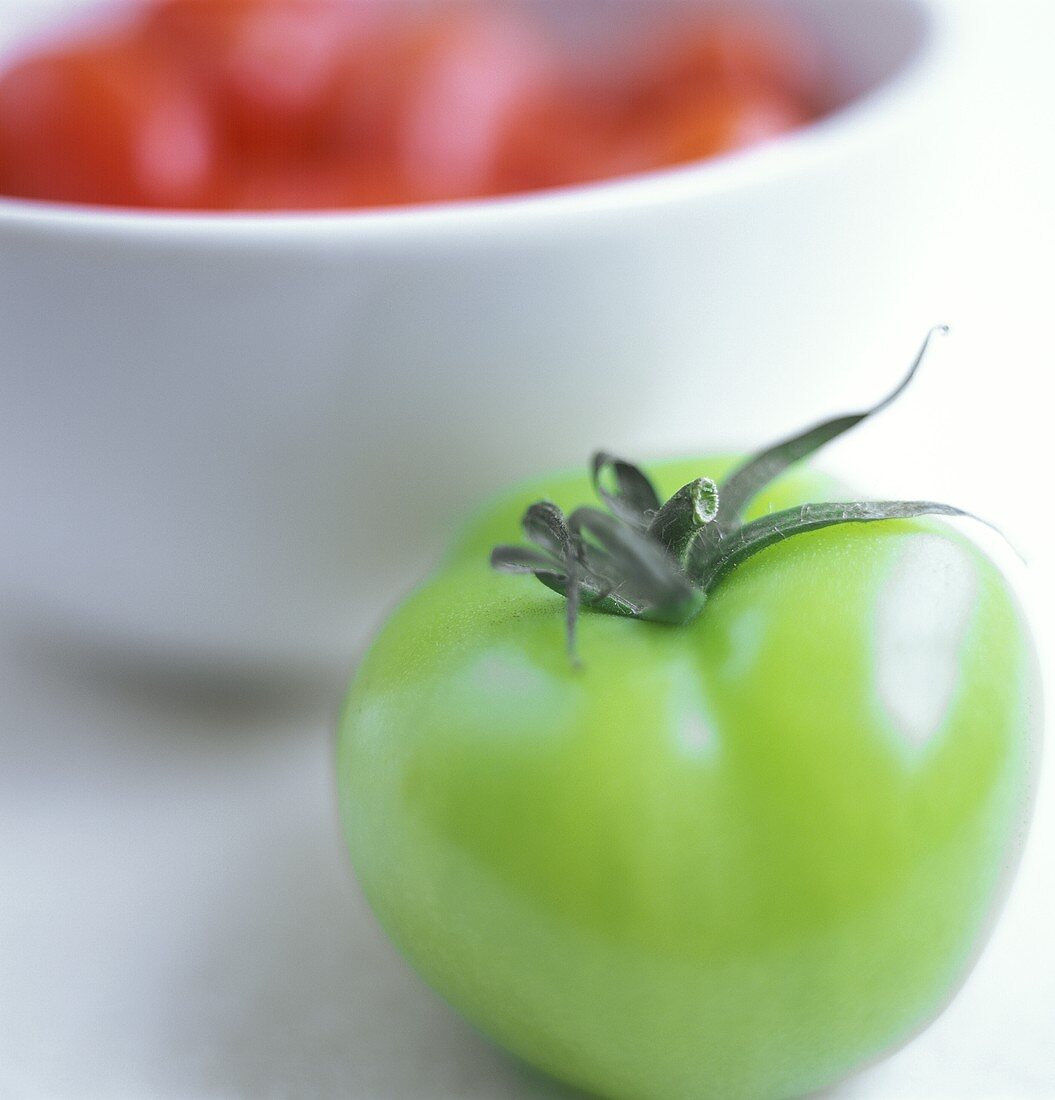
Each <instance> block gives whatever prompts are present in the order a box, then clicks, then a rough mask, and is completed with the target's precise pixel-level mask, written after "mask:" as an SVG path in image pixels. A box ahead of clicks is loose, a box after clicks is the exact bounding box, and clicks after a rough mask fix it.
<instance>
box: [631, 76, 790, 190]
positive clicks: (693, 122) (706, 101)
mask: <svg viewBox="0 0 1055 1100" xmlns="http://www.w3.org/2000/svg"><path fill="white" fill-rule="evenodd" d="M807 121H809V115H808V113H807V112H806V111H805V110H804V109H803V108H802V106H801V105H800V104H799V103H797V102H796V101H795V100H794V99H793V98H792V97H791V96H789V95H787V94H786V93H784V92H780V91H774V90H772V89H770V88H765V87H761V88H758V87H756V88H750V87H736V88H730V87H722V86H721V85H716V86H714V87H712V88H705V89H701V91H700V93H699V94H698V95H697V97H696V98H694V99H689V98H686V99H683V100H676V101H674V102H672V103H671V104H669V105H668V106H667V107H666V108H665V109H664V110H661V111H656V112H655V113H654V114H653V115H652V116H651V117H650V118H649V119H648V120H647V122H643V123H638V124H637V125H636V126H633V127H631V128H630V129H629V130H628V133H627V136H626V138H625V140H624V142H623V144H622V152H621V163H622V166H623V167H622V170H623V171H627V172H629V171H641V170H644V169H648V168H661V167H669V166H672V165H676V164H684V163H687V162H690V161H694V160H703V159H704V158H707V157H714V156H718V155H719V154H721V153H728V152H732V151H734V150H736V149H744V148H747V147H748V146H751V145H757V144H758V143H759V142H761V141H766V140H769V139H770V138H774V137H777V136H778V135H780V134H783V133H785V132H787V131H788V130H792V129H794V128H795V127H797V126H801V125H803V124H804V123H805V122H807Z"/></svg>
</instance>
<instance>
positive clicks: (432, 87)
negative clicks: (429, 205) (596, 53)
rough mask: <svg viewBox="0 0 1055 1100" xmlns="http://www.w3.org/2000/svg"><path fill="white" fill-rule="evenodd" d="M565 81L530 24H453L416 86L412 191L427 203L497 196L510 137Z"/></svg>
mask: <svg viewBox="0 0 1055 1100" xmlns="http://www.w3.org/2000/svg"><path fill="white" fill-rule="evenodd" d="M559 79H560V72H559V69H558V66H557V63H556V59H555V57H554V55H553V53H552V51H551V49H550V47H549V45H548V44H547V42H546V40H545V38H544V37H543V36H542V35H541V34H540V33H538V31H537V30H536V29H535V28H534V27H533V26H532V25H531V24H530V23H528V22H526V21H525V20H523V19H522V18H517V17H515V16H514V15H512V14H511V13H510V12H504V11H502V10H495V9H491V10H483V9H482V10H479V11H470V12H469V13H467V14H466V15H464V16H462V17H461V18H459V19H451V18H448V19H447V20H446V21H445V23H444V25H443V26H442V28H441V30H440V33H438V34H437V35H436V37H435V40H434V43H433V48H432V49H431V50H430V51H429V52H428V53H427V55H426V56H425V57H424V58H423V63H422V66H421V68H420V69H419V70H418V71H417V72H415V73H413V74H412V75H411V80H410V81H409V87H408V92H409V99H408V103H407V111H406V114H405V116H404V118H403V119H402V124H401V134H400V149H399V156H400V158H401V162H402V168H403V172H404V175H405V178H406V179H407V182H408V186H409V188H410V190H411V191H412V192H415V193H417V194H420V195H421V196H422V197H423V198H425V199H445V198H459V197H467V196H472V195H484V194H488V193H491V192H493V191H494V190H496V188H498V187H499V184H500V181H499V175H500V159H501V156H502V152H503V149H504V146H505V144H506V141H507V138H508V136H509V134H510V133H511V132H512V131H514V130H515V129H516V128H518V127H519V126H521V125H522V124H523V123H524V121H525V120H526V119H527V118H528V117H529V116H530V114H531V113H532V112H534V111H536V110H537V109H538V106H539V105H540V104H541V103H543V102H545V101H546V99H547V98H549V97H551V96H552V94H553V90H554V89H555V88H556V86H557V82H558V80H559Z"/></svg>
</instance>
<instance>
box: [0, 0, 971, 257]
mask: <svg viewBox="0 0 1055 1100" xmlns="http://www.w3.org/2000/svg"><path fill="white" fill-rule="evenodd" d="M885 2H894V3H897V4H899V5H900V6H901V7H902V8H903V9H905V10H910V11H911V12H912V13H913V14H914V15H915V16H916V17H917V18H919V19H920V31H919V34H918V38H917V40H916V41H915V42H914V43H913V44H912V45H911V47H910V50H909V53H908V56H907V57H906V58H905V59H904V60H903V61H902V62H901V63H900V65H899V66H898V67H897V68H896V69H894V70H893V71H891V72H890V73H888V74H886V75H885V76H883V77H882V78H880V79H879V80H878V81H877V82H876V83H875V84H874V85H873V86H872V87H870V88H868V89H866V90H865V91H863V92H861V93H859V94H857V95H855V96H853V97H852V98H851V99H849V100H848V101H847V102H846V103H844V104H841V105H839V106H837V107H835V108H834V109H833V110H831V111H829V112H827V113H826V114H824V115H822V116H821V117H820V118H818V119H815V120H813V121H812V122H809V123H807V124H805V125H803V126H799V127H797V128H796V129H794V130H792V131H789V132H788V133H786V134H783V135H781V136H779V137H776V138H773V139H771V140H769V141H766V142H764V143H761V144H759V145H757V146H753V147H751V148H748V149H744V150H739V151H735V152H731V153H725V154H721V155H718V156H715V157H710V158H708V159H706V160H701V161H695V162H690V163H687V164H681V165H676V166H673V167H669V168H662V169H654V170H651V171H645V172H638V173H634V174H632V175H626V176H616V177H610V178H605V179H602V180H597V181H591V182H588V183H578V184H572V185H567V186H562V187H552V188H545V189H540V190H536V191H527V192H517V193H513V194H507V195H496V196H487V197H483V198H474V199H458V200H452V201H443V202H433V203H418V204H407V205H399V206H385V207H374V208H355V209H350V210H308V211H252V210H246V211H230V210H217V211H182V210H164V209H138V208H136V209H133V208H124V207H113V206H102V205H93V204H87V203H63V202H53V201H46V200H38V199H24V198H12V197H9V196H4V195H0V230H6V229H20V230H33V229H39V230H43V231H55V232H65V233H73V234H75V235H77V236H94V235H97V234H104V235H106V236H107V237H108V238H110V239H113V238H115V237H116V238H151V237H153V238H161V239H166V240H179V241H185V242H193V243H196V244H215V243H222V242H226V241H229V240H239V241H252V240H266V241H270V242H274V241H283V240H294V239H308V238H311V239H315V238H322V239H329V240H333V239H334V238H335V236H336V237H341V238H348V237H352V236H354V237H361V238H364V239H368V240H378V239H384V238H387V237H390V236H393V235H394V236H396V237H398V238H399V239H403V238H405V236H406V235H407V234H408V233H410V232H415V233H419V234H422V235H425V236H433V235H437V234H440V235H446V234H448V233H454V234H458V233H462V232H470V233H476V232H484V233H490V232H494V231H503V230H506V229H508V228H510V227H513V228H515V230H516V231H518V232H519V231H522V230H523V229H524V228H525V226H527V225H534V224H538V223H540V222H545V221H549V220H553V219H556V220H558V221H566V220H567V219H569V218H571V219H576V218H581V217H583V216H589V215H598V216H602V217H603V216H605V215H607V214H611V213H613V212H620V211H622V212H625V211H626V210H628V209H629V210H639V209H645V208H651V207H657V206H666V205H675V204H678V203H680V202H684V201H687V200H701V199H702V200H707V199H711V198H714V197H717V196H721V195H723V194H727V193H729V192H733V191H739V190H747V189H750V188H752V187H757V186H759V185H763V184H766V183H779V182H780V181H782V180H784V179H787V178H788V177H791V176H794V175H796V174H798V173H800V172H802V171H805V170H806V169H808V168H809V167H811V166H813V165H816V164H823V163H824V162H825V161H827V160H837V159H838V158H839V157H840V156H841V155H843V154H845V153H846V152H848V151H850V150H852V149H853V148H854V147H857V146H859V145H860V144H861V143H867V142H868V140H869V137H870V135H872V134H875V133H877V132H882V131H883V130H884V129H889V128H891V127H896V126H897V119H898V118H899V117H901V114H902V112H904V111H909V112H911V110H912V108H913V105H914V104H915V103H916V101H917V100H918V99H919V98H920V97H921V96H925V94H926V90H927V89H928V88H929V87H932V86H934V85H935V84H936V83H938V82H940V79H941V74H942V73H943V72H944V71H945V69H946V67H947V66H948V64H949V62H950V59H951V58H952V56H953V55H954V53H955V49H954V42H955V29H956V21H955V19H954V18H953V16H952V13H951V10H950V6H949V5H946V4H945V3H944V2H943V0H885Z"/></svg>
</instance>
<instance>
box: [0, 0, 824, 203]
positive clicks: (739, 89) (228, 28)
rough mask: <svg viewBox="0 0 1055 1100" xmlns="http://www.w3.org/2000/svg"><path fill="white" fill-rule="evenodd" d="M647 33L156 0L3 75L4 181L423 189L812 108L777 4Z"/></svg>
mask: <svg viewBox="0 0 1055 1100" xmlns="http://www.w3.org/2000/svg"><path fill="white" fill-rule="evenodd" d="M99 33H100V35H104V33H105V32H103V31H100V32H99ZM641 54H642V56H643V57H646V58H647V60H645V61H642V63H641V64H640V65H639V66H638V67H637V68H636V70H634V69H633V67H632V66H631V67H629V68H627V67H626V66H624V67H622V68H621V69H620V70H619V71H613V72H612V73H610V74H608V75H607V76H605V74H603V73H602V72H600V71H599V69H598V66H596V65H591V66H588V67H583V68H580V67H579V66H576V65H575V64H574V58H570V57H567V56H562V55H560V54H559V52H558V49H557V45H556V43H555V42H554V41H552V40H551V39H550V38H548V37H547V36H546V35H544V34H543V33H542V32H541V30H540V29H539V28H538V27H536V26H535V25H534V24H533V23H531V22H530V21H529V20H528V19H527V18H526V17H525V16H524V14H523V12H522V11H521V10H519V9H517V8H515V7H511V6H510V5H508V4H498V3H497V2H495V0H490V2H485V0H476V2H474V3H469V2H463V3H458V4H451V3H444V4H439V3H437V4H431V5H425V6H423V7H422V6H418V5H414V4H400V3H396V2H394V0H157V2H156V3H153V4H152V5H151V6H149V7H147V8H146V9H145V10H144V12H143V14H142V18H140V19H139V20H138V22H135V23H133V25H132V28H131V29H130V30H122V31H118V32H110V34H109V37H100V39H99V40H98V41H97V42H96V43H95V44H83V43H80V44H78V43H74V44H72V45H70V46H67V47H64V48H62V49H53V50H50V51H48V52H46V53H41V54H38V55H37V56H35V57H30V58H29V59H28V60H25V61H23V62H21V63H20V64H17V65H15V67H14V68H13V69H11V70H10V71H9V72H8V73H7V75H6V76H4V77H2V78H0V190H3V191H6V192H7V193H10V194H15V195H25V196H31V197H36V198H44V199H59V200H73V201H80V202H94V203H104V204H119V205H136V206H158V207H211V208H216V209H225V208H243V209H266V210H271V209H331V208H340V207H355V206H378V205H389V204H393V203H408V202H428V201H436V200H444V199H458V198H470V197H476V196H483V195H490V194H500V193H507V192H513V191H525V190H532V189H537V188H543V187H553V186H560V185H564V184H571V183H580V182H586V181H589V180H596V179H602V178H607V177H612V176H619V175H623V174H626V173H627V172H636V171H641V170H646V169H650V168H656V167H661V166H664V165H668V164H675V163H679V162H682V161H688V160H695V159H699V158H701V157H707V156H712V155H714V154H716V153H721V152H724V151H727V150H729V149H736V148H740V147H742V146H744V145H749V144H752V143H754V142H756V141H760V140H763V139H765V138H767V137H771V136H773V135H774V134H777V133H780V132H782V131H783V130H786V129H788V128H790V127H792V126H796V125H799V124H800V123H802V122H803V121H806V120H807V119H808V117H810V115H811V113H812V111H811V108H810V104H809V101H808V96H807V95H806V93H805V92H804V91H803V89H805V88H808V87H809V86H810V82H811V77H813V76H814V74H813V73H812V71H811V68H810V64H809V62H810V58H809V54H808V51H806V50H804V49H803V48H802V46H801V43H799V42H798V40H797V39H795V37H794V36H793V35H791V34H790V33H789V32H787V31H786V29H785V28H783V27H782V26H781V25H780V24H778V23H776V22H773V21H769V20H767V21H765V22H760V21H759V18H758V17H757V16H751V17H750V18H748V17H746V16H745V17H742V18H741V17H734V16H729V15H724V16H721V17H716V18H713V19H712V20H711V21H710V22H709V23H708V24H707V25H705V26H702V27H701V26H700V25H698V24H697V25H694V26H692V27H690V28H688V29H686V28H685V27H682V28H680V29H679V30H678V33H671V34H670V35H669V36H668V37H667V38H662V39H657V40H656V41H654V42H653V43H652V45H651V48H650V46H649V44H648V43H642V44H641ZM587 69H588V70H590V72H589V75H588V73H587Z"/></svg>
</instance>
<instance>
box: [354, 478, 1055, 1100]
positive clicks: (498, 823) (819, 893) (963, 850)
mask: <svg viewBox="0 0 1055 1100" xmlns="http://www.w3.org/2000/svg"><path fill="white" fill-rule="evenodd" d="M727 465H728V463H727V462H724V461H722V460H716V461H695V462H692V463H675V464H669V465H667V466H665V467H661V468H659V469H654V470H653V471H651V472H652V473H654V474H655V475H657V482H658V485H659V487H660V489H661V490H663V491H664V496H666V495H667V494H670V493H672V492H673V491H674V490H675V489H676V488H677V487H678V486H679V485H681V484H684V483H685V482H687V481H688V480H690V479H691V478H692V477H693V476H695V475H698V474H700V473H701V472H705V473H707V474H710V475H712V476H719V475H720V474H721V473H722V472H723V469H724V468H725V467H726V466H727ZM830 494H831V486H830V485H828V484H826V483H824V482H822V481H821V480H819V479H818V478H817V477H816V476H815V475H810V474H808V473H807V474H797V475H794V476H785V477H784V478H783V479H781V480H780V481H779V482H777V483H775V484H774V485H773V486H772V487H771V488H770V490H768V491H767V492H765V493H763V494H762V497H761V498H760V499H759V500H758V501H757V502H756V503H755V505H754V507H753V514H755V515H757V514H760V513H762V512H764V511H766V510H768V509H770V508H783V507H788V506H790V505H792V504H795V503H798V502H800V501H802V500H804V499H824V498H828V499H831V495H830ZM542 496H547V497H549V498H551V499H553V500H555V501H556V503H558V504H560V505H561V506H562V507H571V506H574V505H576V504H579V503H582V502H584V501H587V500H588V499H590V496H591V492H590V488H589V485H588V483H587V481H586V479H585V478H581V477H575V478H571V477H569V478H564V479H560V478H557V479H551V480H550V481H548V482H545V483H541V482H540V483H537V484H535V485H532V486H527V487H525V488H524V489H522V490H520V491H517V492H516V493H514V494H512V495H510V496H509V497H508V498H507V499H505V500H503V501H501V502H499V503H497V504H496V505H495V506H494V507H493V508H492V509H490V510H489V511H487V512H486V513H484V514H483V515H482V516H480V517H478V518H477V520H476V521H475V522H474V523H473V524H472V525H470V528H469V529H468V531H467V533H466V534H465V536H464V538H463V539H462V540H461V542H460V543H459V544H458V545H457V546H456V548H455V550H454V552H453V553H452V554H451V556H450V557H449V558H448V560H447V561H446V562H445V564H444V565H443V567H442V569H441V570H440V571H439V572H438V573H437V574H436V575H435V576H434V577H433V579H432V580H430V581H429V582H428V583H426V584H425V585H424V586H423V587H422V588H420V589H419V590H418V591H417V592H416V593H415V594H414V595H412V596H411V597H410V599H409V600H408V601H407V602H406V603H405V604H404V605H403V606H402V608H400V609H399V610H398V611H397V612H396V614H395V615H394V616H393V617H392V618H391V619H390V621H389V622H388V624H387V625H386V627H385V628H384V630H383V631H382V632H381V634H380V636H379V637H378V639H377V641H376V642H375V644H374V646H373V648H372V649H371V651H370V652H369V654H368V655H367V657H366V659H365V660H364V662H363V664H362V667H361V669H360V671H359V673H358V676H357V678H356V680H355V683H354V685H353V687H352V690H351V693H350V696H349V699H348V702H347V706H346V709H345V712H344V716H343V721H342V728H341V739H340V756H339V772H340V784H341V793H342V810H343V816H344V821H345V825H346V831H347V837H348V841H349V844H350V846H351V852H352V856H353V861H354V864H355V867H356V869H357V872H358V875H359V877H360V880H361V882H362V885H363V887H364V889H365V891H366V894H367V897H368V898H369V900H370V902H371V904H372V905H373V907H374V909H375V911H376V913H377V915H378V917H379V918H380V920H381V922H382V924H383V925H384V927H385V929H386V930H387V931H388V933H389V935H390V936H391V937H392V938H393V939H394V941H395V942H396V943H397V944H398V945H399V947H400V948H401V949H402V950H403V952H404V953H405V954H406V956H407V957H408V959H409V960H410V961H411V962H412V963H413V964H414V966H415V967H416V968H417V969H418V970H419V971H420V973H421V974H422V975H423V976H424V977H425V978H426V979H427V980H428V981H429V982H430V983H431V984H432V985H433V986H434V987H435V988H436V989H438V990H439V991H440V992H441V993H442V994H443V995H444V996H445V997H447V998H448V999H449V1001H450V1002H451V1003H452V1004H453V1005H454V1006H455V1007H456V1008H457V1009H459V1010H460V1011H461V1012H462V1013H463V1014H464V1015H465V1016H466V1017H467V1018H468V1019H469V1020H471V1021H472V1022H473V1023H474V1024H476V1025H477V1026H478V1027H480V1028H481V1029H482V1030H483V1031H485V1032H486V1033H487V1034H488V1035H490V1036H491V1037H493V1038H494V1039H495V1040H496V1041H498V1042H499V1043H501V1044H503V1045H504V1046H505V1047H507V1048H508V1049H509V1050H511V1051H513V1052H515V1053H516V1054H517V1055H519V1056H520V1057H522V1058H524V1059H527V1060H528V1061H530V1062H532V1063H534V1064H535V1065H537V1066H539V1067H541V1068H543V1069H545V1070H547V1071H549V1072H550V1073H552V1074H554V1075H556V1076H557V1077H559V1078H562V1079H563V1080H565V1081H568V1082H570V1083H572V1084H574V1085H577V1086H580V1087H582V1088H585V1089H587V1090H590V1091H591V1092H594V1093H597V1094H598V1095H600V1096H605V1097H611V1098H615V1100H699V1098H701V1097H716V1098H722V1100H730V1098H736V1097H788V1096H797V1095H802V1094H805V1093H808V1092H810V1091H812V1090H815V1089H818V1088H821V1087H823V1086H824V1085H826V1084H827V1083H829V1082H832V1081H834V1080H836V1079H838V1078H840V1077H842V1076H844V1075H845V1074H847V1073H848V1072H850V1071H852V1070H853V1069H854V1068H855V1067H857V1066H858V1065H860V1064H862V1063H864V1062H866V1061H868V1060H871V1059H874V1058H876V1057H877V1056H879V1055H881V1054H883V1053H884V1052H887V1051H889V1050H891V1049H892V1048H893V1047H895V1046H896V1045H897V1044H899V1043H901V1042H903V1041H905V1040H906V1039H908V1038H909V1037H911V1036H912V1035H913V1034H914V1033H915V1032H916V1031H917V1030H918V1029H920V1028H921V1027H922V1026H923V1025H924V1024H926V1023H927V1022H928V1021H929V1020H930V1019H932V1018H933V1017H934V1016H935V1015H936V1014H937V1013H938V1012H939V1011H940V1010H941V1008H942V1007H943V1006H944V1004H945V1003H946V1002H947V1000H948V999H949V997H950V996H951V994H952V993H953V992H954V990H955V989H956V987H957V986H958V984H959V983H960V982H961V981H962V979H963V978H964V976H965V974H966V972H967V970H968V969H969V967H970V965H971V963H972V962H973V960H974V958H975V957H976V955H977V952H978V951H979V950H980V946H981V944H982V942H983V940H984V937H985V935H986V933H987V931H988V929H989V927H990V926H991V923H992V921H993V920H994V917H995V911H996V908H997V907H998V904H999V901H1000V899H1001V897H1002V894H1003V892H1004V889H1005V888H1006V885H1007V882H1008V878H1009V869H1010V868H1012V867H1013V865H1014V863H1015V860H1016V858H1017V852H1018V848H1019V845H1020V842H1021V837H1022V833H1023V830H1024V827H1025V824H1026V820H1027V816H1028V810H1029V803H1030V791H1031V774H1032V760H1033V753H1034V747H1033V746H1034V741H1033V738H1034V730H1035V728H1036V724H1037V722H1038V719H1039V689H1038V686H1037V681H1036V675H1035V661H1034V654H1033V649H1032V644H1031V642H1030V640H1029V636H1028V633H1027V631H1026V628H1025V626H1024V624H1023V620H1022V618H1021V615H1020V612H1019V610H1018V608H1017V605H1016V603H1015V601H1014V599H1013V598H1012V596H1011V594H1010V592H1009V589H1008V587H1007V584H1006V582H1005V580H1004V579H1003V577H1002V575H1001V574H1000V572H999V571H998V570H997V569H996V567H995V566H994V565H993V564H992V563H991V562H990V561H989V560H988V559H987V558H986V557H985V556H984V555H983V554H982V553H981V552H980V551H979V550H978V549H977V548H975V546H974V545H973V544H972V543H970V542H969V541H967V540H966V539H964V538H963V537H961V536H960V535H959V534H958V533H956V532H954V531H953V530H952V529H951V528H949V527H947V526H945V525H943V524H941V523H939V522H936V521H928V522H922V521H893V522H883V523H876V524H870V525H867V526H863V525H847V526H842V527H836V528H829V529H827V530H824V531H820V532H816V533H813V534H808V535H802V536H799V537H796V538H793V539H789V540H788V541H787V542H785V543H782V544H779V545H777V546H775V547H772V548H771V549H768V550H766V551H765V552H763V553H762V554H760V555H758V556H757V557H756V558H754V559H752V560H750V561H748V562H747V563H746V564H744V565H742V566H741V567H740V568H739V569H737V570H736V571H735V572H734V573H733V574H732V575H730V576H729V577H728V578H727V579H726V580H724V581H723V582H722V583H721V585H720V586H719V587H718V588H717V589H716V590H715V592H714V593H713V595H712V596H711V597H710V599H709V602H708V603H707V604H706V605H705V607H704V609H703V612H702V614H701V615H700V616H699V618H698V619H696V620H695V621H694V622H692V623H691V624H690V625H688V626H681V627H672V626H666V625H658V624H650V623H645V622H641V621H636V620H631V619H622V618H618V617H614V616H606V615H603V614H596V613H590V612H585V613H584V614H583V616H582V619H581V622H580V638H579V653H580V656H581V659H582V662H583V664H582V667H581V668H578V669H576V668H573V667H572V665H571V663H570V661H569V658H568V654H567V651H566V648H565V642H564V634H563V631H564V602H563V600H562V599H561V598H560V597H558V596H556V595H555V594H553V593H551V592H549V591H548V590H546V589H545V588H544V587H543V586H542V585H540V584H538V583H537V582H536V581H535V579H534V578H532V577H517V578H510V577H508V576H502V575H497V574H494V573H492V572H491V571H490V569H489V567H488V560H487V558H488V550H489V549H490V547H491V546H492V545H494V544H495V543H496V542H508V541H511V540H515V538H516V536H517V523H518V518H519V516H520V514H521V513H522V511H523V509H524V507H525V506H526V505H528V504H530V503H532V502H533V501H534V500H536V499H539V497H542Z"/></svg>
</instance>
